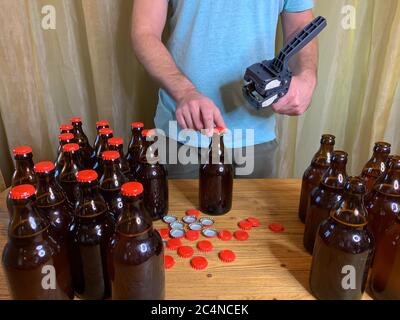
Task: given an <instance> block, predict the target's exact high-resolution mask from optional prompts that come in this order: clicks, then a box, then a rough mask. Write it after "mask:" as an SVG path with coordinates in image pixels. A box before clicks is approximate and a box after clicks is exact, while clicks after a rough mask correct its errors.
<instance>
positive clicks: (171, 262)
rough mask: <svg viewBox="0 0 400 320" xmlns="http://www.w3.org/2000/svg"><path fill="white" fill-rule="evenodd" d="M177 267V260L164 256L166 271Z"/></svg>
mask: <svg viewBox="0 0 400 320" xmlns="http://www.w3.org/2000/svg"><path fill="white" fill-rule="evenodd" d="M174 265H175V259H174V258H173V257H171V256H168V255H165V256H164V267H165V269H171V268H172V267H173V266H174Z"/></svg>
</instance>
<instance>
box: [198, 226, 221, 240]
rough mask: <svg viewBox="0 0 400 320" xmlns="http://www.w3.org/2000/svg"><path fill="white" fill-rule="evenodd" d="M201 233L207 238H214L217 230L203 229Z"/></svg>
mask: <svg viewBox="0 0 400 320" xmlns="http://www.w3.org/2000/svg"><path fill="white" fill-rule="evenodd" d="M201 233H202V234H203V236H205V237H207V238H214V237H216V236H217V235H218V230H216V229H212V228H204V229H203V230H202V231H201Z"/></svg>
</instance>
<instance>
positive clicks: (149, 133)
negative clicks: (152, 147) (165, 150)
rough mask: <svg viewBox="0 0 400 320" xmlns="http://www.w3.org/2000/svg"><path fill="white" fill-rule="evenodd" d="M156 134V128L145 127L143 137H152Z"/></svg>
mask: <svg viewBox="0 0 400 320" xmlns="http://www.w3.org/2000/svg"><path fill="white" fill-rule="evenodd" d="M155 135H156V130H154V129H145V130H143V131H142V136H143V137H152V136H155Z"/></svg>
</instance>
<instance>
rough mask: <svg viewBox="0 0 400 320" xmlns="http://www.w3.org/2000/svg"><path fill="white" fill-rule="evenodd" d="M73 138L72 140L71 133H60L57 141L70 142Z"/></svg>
mask: <svg viewBox="0 0 400 320" xmlns="http://www.w3.org/2000/svg"><path fill="white" fill-rule="evenodd" d="M73 138H74V134H73V133H61V134H60V135H59V136H58V140H60V141H66V140H72V139H73Z"/></svg>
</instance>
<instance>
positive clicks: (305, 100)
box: [132, 0, 318, 178]
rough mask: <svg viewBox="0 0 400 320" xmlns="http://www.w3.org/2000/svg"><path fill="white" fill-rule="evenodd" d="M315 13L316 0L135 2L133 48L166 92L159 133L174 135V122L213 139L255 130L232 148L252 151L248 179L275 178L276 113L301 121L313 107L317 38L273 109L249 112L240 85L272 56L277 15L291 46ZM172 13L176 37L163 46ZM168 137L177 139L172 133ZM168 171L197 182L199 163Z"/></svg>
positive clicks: (161, 96)
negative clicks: (219, 132) (219, 130)
mask: <svg viewBox="0 0 400 320" xmlns="http://www.w3.org/2000/svg"><path fill="white" fill-rule="evenodd" d="M312 7H313V2H312V0H151V1H150V0H134V5H133V12H132V41H133V48H134V51H135V53H136V56H137V58H138V60H139V61H140V62H141V63H142V64H143V66H144V67H145V69H146V70H147V71H148V72H149V74H150V75H151V76H152V77H153V78H154V79H155V80H156V81H157V82H158V83H159V85H160V86H161V90H160V92H159V103H158V107H157V113H156V117H155V124H156V126H157V128H160V129H163V130H164V131H165V132H167V135H168V124H169V121H172V120H175V119H176V120H177V122H178V124H179V126H180V127H181V128H183V129H194V130H203V129H205V130H206V132H207V133H208V134H209V133H210V132H212V128H214V127H215V126H217V127H226V128H228V129H230V130H234V129H242V130H245V129H253V130H254V140H253V141H250V142H248V139H247V140H246V139H245V136H243V137H240V136H239V137H236V136H234V139H233V141H232V143H231V145H230V146H229V147H232V148H235V149H234V150H235V154H236V151H240V150H241V149H242V148H244V147H246V146H248V145H249V144H252V145H254V166H255V168H254V171H253V173H252V174H251V175H250V176H251V177H259V178H262V177H271V176H273V175H274V172H275V166H274V155H275V151H276V149H277V143H276V140H275V138H276V136H275V117H274V112H276V113H280V114H285V115H293V116H294V115H301V114H303V113H304V112H305V111H306V110H307V108H308V106H309V105H310V103H311V98H312V95H313V92H314V89H315V86H316V83H317V80H316V74H317V63H318V48H317V42H316V40H313V41H312V42H311V43H310V44H309V45H307V46H306V47H305V48H303V49H302V50H301V51H300V52H299V53H298V54H297V55H296V56H295V57H293V58H292V59H291V61H290V68H291V70H292V72H293V78H292V81H291V85H290V88H289V92H288V93H287V95H286V96H284V97H283V98H281V99H280V100H279V101H278V102H276V103H275V104H273V105H272V107H271V108H265V109H264V110H259V111H257V110H255V109H253V108H252V107H251V106H249V105H248V103H246V102H245V99H244V98H243V96H242V91H241V87H242V85H243V80H242V79H243V75H244V72H245V70H246V68H247V67H248V66H250V65H251V64H253V63H256V62H260V61H262V60H265V59H272V58H273V57H274V53H275V34H276V27H277V22H278V17H279V16H281V22H282V30H283V37H284V41H285V42H287V41H288V40H289V39H290V38H291V36H293V34H295V33H296V32H298V31H299V30H301V29H302V28H303V27H304V26H305V25H307V24H308V23H309V22H310V21H312V20H313V18H314V17H313V13H312V11H311V9H312ZM168 9H169V10H170V13H171V15H170V17H169V18H168V22H169V26H170V38H169V40H168V43H167V45H164V44H163V42H162V40H161V37H162V33H163V30H164V27H165V25H166V22H167V15H168ZM169 138H170V139H175V140H176V139H178V138H177V137H176V136H171V134H170V136H169ZM178 140H179V139H178ZM180 142H181V141H180ZM187 143H188V144H190V145H191V146H193V147H198V146H200V147H207V146H204V145H199V144H198V143H196V142H191V141H189V142H187ZM233 162H234V164H236V161H235V158H234V159H233ZM169 171H170V172H169V173H170V176H172V177H175V178H176V177H180V178H193V177H196V175H197V171H198V165H197V166H196V165H186V166H184V165H179V164H178V165H173V166H169Z"/></svg>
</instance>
